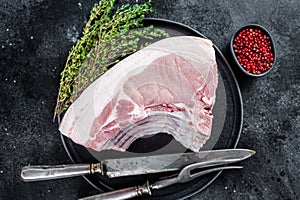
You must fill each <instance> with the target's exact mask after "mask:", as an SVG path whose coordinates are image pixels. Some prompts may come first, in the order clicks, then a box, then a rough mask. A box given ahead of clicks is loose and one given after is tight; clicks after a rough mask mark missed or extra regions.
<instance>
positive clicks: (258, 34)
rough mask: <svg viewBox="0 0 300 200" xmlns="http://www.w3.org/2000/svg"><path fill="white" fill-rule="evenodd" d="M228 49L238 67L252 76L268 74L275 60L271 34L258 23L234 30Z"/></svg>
mask: <svg viewBox="0 0 300 200" xmlns="http://www.w3.org/2000/svg"><path fill="white" fill-rule="evenodd" d="M230 51H231V53H232V56H233V58H234V60H235V62H236V63H237V65H238V66H239V68H240V69H241V70H242V71H243V72H244V73H245V74H247V75H249V76H252V77H261V76H264V75H266V74H268V73H269V72H270V71H271V69H272V68H273V66H274V64H275V60H276V51H275V46H274V42H273V40H272V37H271V34H270V33H269V31H267V29H265V28H264V27H262V26H260V25H258V24H249V25H246V26H243V27H241V28H240V29H239V30H238V31H236V32H235V33H234V34H233V35H232V37H231V40H230Z"/></svg>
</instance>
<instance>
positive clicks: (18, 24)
mask: <svg viewBox="0 0 300 200" xmlns="http://www.w3.org/2000/svg"><path fill="white" fill-rule="evenodd" d="M124 2H126V1H123V0H120V1H118V4H122V3H124ZM132 2H135V1H132ZM94 3H96V1H92V0H86V1H82V0H78V1H74V0H19V1H17V0H0V62H1V68H0V91H1V94H0V199H70V200H71V199H77V198H80V197H85V196H88V195H92V194H96V193H97V191H96V190H95V189H94V188H93V187H92V186H90V185H89V184H88V183H87V182H86V181H85V180H84V179H83V178H81V177H77V178H71V179H64V180H55V181H47V182H35V183H24V182H22V181H21V180H20V168H21V167H22V166H25V165H28V164H62V163H71V161H70V160H69V158H68V156H67V154H66V153H65V151H64V149H63V146H62V144H61V141H60V136H59V132H58V130H57V124H56V123H52V117H53V110H54V106H55V101H56V95H57V89H58V84H59V74H60V72H61V71H62V69H63V67H64V62H65V60H66V57H67V54H68V51H69V49H70V48H71V46H72V45H73V44H74V42H75V41H76V39H77V38H78V37H79V36H80V33H81V30H82V27H83V26H84V23H85V22H86V20H87V17H88V15H89V11H90V9H91V8H92V6H93V5H94ZM153 4H154V7H155V8H156V10H157V13H156V14H154V15H153V16H154V17H160V18H166V19H170V20H174V21H178V22H182V23H184V24H186V25H189V26H191V27H193V28H195V29H196V30H198V31H200V32H201V33H203V34H204V35H206V36H207V37H208V38H210V39H211V40H212V41H213V42H214V43H215V44H216V45H217V46H218V47H219V48H220V49H221V50H222V51H223V53H224V54H225V56H226V57H227V59H228V60H229V62H230V63H233V62H232V60H231V57H230V54H229V49H228V43H229V39H230V36H231V34H232V33H233V32H234V31H235V30H236V29H237V28H239V27H240V26H242V25H245V24H248V23H258V24H261V25H263V26H265V27H266V28H267V29H268V30H269V31H270V32H271V34H272V36H273V37H274V40H275V43H276V44H275V45H276V47H277V63H276V65H275V68H274V69H273V71H272V72H271V73H269V75H267V76H265V77H262V78H257V79H253V78H248V77H245V76H244V75H242V74H241V73H240V72H239V71H238V70H236V68H235V66H234V65H232V67H233V68H234V70H235V73H236V76H237V78H238V81H239V84H240V87H241V90H242V96H243V100H244V126H243V131H242V135H241V138H240V143H239V144H238V147H240V148H250V149H254V150H256V151H257V154H256V155H255V156H254V157H253V158H251V159H249V160H247V161H244V162H242V163H241V164H242V165H243V166H244V169H243V170H236V171H227V172H224V173H223V174H222V175H221V176H220V177H219V178H218V179H217V180H216V181H215V182H214V183H213V184H212V185H211V186H209V187H208V188H207V189H206V190H204V191H203V192H202V193H200V194H198V195H196V196H194V197H192V198H191V199H193V200H194V199H251V200H252V199H270V200H273V199H293V200H296V199H299V198H300V192H299V191H300V181H299V180H300V174H299V173H300V171H299V167H300V156H299V152H300V148H299V147H300V141H299V131H300V64H299V63H300V56H299V50H300V48H299V47H300V15H299V13H300V1H297V0H276V1H273V0H265V1H247V0H240V1H234V0H220V1H204V0H198V1H197V0H188V1H183V0H164V1H162V0H161V1H155V2H154V3H153Z"/></svg>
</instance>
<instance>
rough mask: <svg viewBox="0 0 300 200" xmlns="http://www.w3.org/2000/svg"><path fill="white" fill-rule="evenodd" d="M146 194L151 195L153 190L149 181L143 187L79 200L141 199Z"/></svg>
mask: <svg viewBox="0 0 300 200" xmlns="http://www.w3.org/2000/svg"><path fill="white" fill-rule="evenodd" d="M144 194H148V195H151V190H150V186H149V182H148V181H147V182H146V183H145V184H144V185H142V186H136V187H130V188H125V189H121V190H116V191H112V192H106V193H102V194H98V195H94V196H90V197H85V198H82V199H79V200H100V199H101V200H115V199H118V200H123V199H131V198H134V197H140V196H142V195H144Z"/></svg>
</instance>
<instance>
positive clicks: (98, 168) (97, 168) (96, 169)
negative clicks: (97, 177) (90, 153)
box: [89, 163, 103, 174]
mask: <svg viewBox="0 0 300 200" xmlns="http://www.w3.org/2000/svg"><path fill="white" fill-rule="evenodd" d="M89 169H90V174H94V173H100V174H103V169H102V165H101V163H92V164H90V165H89Z"/></svg>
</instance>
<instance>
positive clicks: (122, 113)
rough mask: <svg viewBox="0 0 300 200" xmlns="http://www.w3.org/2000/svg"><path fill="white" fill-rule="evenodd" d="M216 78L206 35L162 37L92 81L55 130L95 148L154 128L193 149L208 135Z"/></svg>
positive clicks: (119, 146) (123, 145)
mask: <svg viewBox="0 0 300 200" xmlns="http://www.w3.org/2000/svg"><path fill="white" fill-rule="evenodd" d="M217 84H218V73H217V64H216V59H215V52H214V48H213V46H212V42H211V41H210V40H207V39H203V38H199V37H192V36H179V37H171V38H167V39H163V40H160V41H158V42H156V43H154V44H152V45H149V46H148V47H146V48H144V49H142V50H140V51H138V52H136V53H134V54H132V55H131V56H129V57H127V58H126V59H124V60H122V61H121V62H120V63H118V64H116V65H115V66H114V67H112V68H111V69H110V70H108V71H107V72H106V73H105V74H104V75H102V76H101V77H100V78H98V79H97V80H96V81H95V82H93V83H92V84H91V85H90V86H89V87H88V88H87V89H86V90H85V91H84V92H83V93H82V95H81V96H80V97H79V98H78V99H77V100H76V101H75V102H74V103H73V104H72V105H71V106H70V108H69V109H68V110H67V111H66V113H65V115H64V117H63V120H62V122H61V124H60V127H59V130H60V132H61V133H62V134H64V135H66V136H68V137H70V138H71V139H72V140H73V141H74V142H76V143H78V144H81V145H84V146H85V147H88V148H92V149H94V150H97V151H101V150H104V149H115V150H118V151H125V150H126V149H127V148H128V147H129V146H130V144H131V143H132V142H133V141H134V140H136V139H137V138H140V137H143V136H146V135H153V134H156V133H159V132H166V133H168V134H171V135H172V136H173V137H174V138H175V139H176V140H177V141H178V142H180V143H181V144H182V145H183V146H185V147H186V148H189V149H191V150H193V151H199V149H200V148H201V147H202V146H203V144H205V142H206V141H207V140H208V139H209V137H210V133H211V129H212V121H213V115H212V108H213V105H214V103H215V98H216V88H217Z"/></svg>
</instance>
